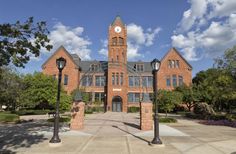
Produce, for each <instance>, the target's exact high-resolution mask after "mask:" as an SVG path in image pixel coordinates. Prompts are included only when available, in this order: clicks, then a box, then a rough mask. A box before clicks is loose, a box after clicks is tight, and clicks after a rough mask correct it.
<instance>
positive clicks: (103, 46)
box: [98, 40, 108, 57]
mask: <svg viewBox="0 0 236 154" xmlns="http://www.w3.org/2000/svg"><path fill="white" fill-rule="evenodd" d="M101 43H102V49H100V50H99V51H98V53H99V54H101V55H103V56H105V57H108V51H107V43H108V41H107V40H101Z"/></svg>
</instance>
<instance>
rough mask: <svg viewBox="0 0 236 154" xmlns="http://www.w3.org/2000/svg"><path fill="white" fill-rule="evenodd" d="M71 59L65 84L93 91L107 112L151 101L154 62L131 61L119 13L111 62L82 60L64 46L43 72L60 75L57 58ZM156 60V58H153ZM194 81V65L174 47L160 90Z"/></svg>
mask: <svg viewBox="0 0 236 154" xmlns="http://www.w3.org/2000/svg"><path fill="white" fill-rule="evenodd" d="M59 57H64V58H65V59H66V60H67V64H66V67H65V68H64V70H63V72H62V73H63V76H62V83H63V85H64V89H65V90H66V91H67V92H68V93H70V92H71V91H73V90H74V89H76V88H78V87H79V88H83V89H84V90H85V91H86V92H88V93H90V94H91V101H102V102H104V107H105V108H106V110H107V111H117V112H120V111H122V112H127V108H128V107H129V106H139V101H140V100H142V101H150V99H151V93H152V92H153V88H152V87H153V74H152V68H151V64H150V62H143V61H136V62H129V61H127V29H126V25H125V24H124V23H123V22H122V20H121V18H120V17H119V16H117V17H116V18H115V20H114V21H113V23H112V24H111V25H110V26H109V36H108V61H96V60H95V61H82V60H81V59H80V58H79V57H78V55H76V54H70V53H69V52H68V51H67V50H66V49H65V48H64V47H63V46H61V47H60V48H59V49H57V51H55V52H54V54H53V55H52V56H51V57H50V58H49V59H48V60H47V61H46V62H45V63H44V64H43V65H42V69H43V73H44V74H47V75H52V76H54V77H56V75H57V74H58V69H57V67H56V59H57V58H59ZM150 61H152V59H150ZM191 81H192V66H191V65H190V64H189V63H188V62H187V61H186V60H185V59H184V58H183V57H182V56H181V54H180V53H179V52H178V51H177V50H176V49H175V48H171V49H170V50H169V51H168V52H167V54H166V55H165V56H164V57H163V58H162V59H161V66H160V70H159V72H158V74H157V86H158V89H168V90H172V89H174V87H176V86H179V85H182V84H183V83H184V84H186V85H189V84H190V83H191Z"/></svg>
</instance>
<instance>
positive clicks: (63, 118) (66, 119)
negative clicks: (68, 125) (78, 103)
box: [47, 117, 71, 122]
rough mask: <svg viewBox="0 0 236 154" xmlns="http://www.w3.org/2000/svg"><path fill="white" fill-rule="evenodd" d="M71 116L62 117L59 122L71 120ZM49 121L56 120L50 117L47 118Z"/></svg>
mask: <svg viewBox="0 0 236 154" xmlns="http://www.w3.org/2000/svg"><path fill="white" fill-rule="evenodd" d="M70 119H71V118H70V117H60V119H59V122H70ZM47 121H48V122H54V118H50V119H48V120H47Z"/></svg>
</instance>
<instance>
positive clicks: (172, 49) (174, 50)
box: [161, 47, 193, 69]
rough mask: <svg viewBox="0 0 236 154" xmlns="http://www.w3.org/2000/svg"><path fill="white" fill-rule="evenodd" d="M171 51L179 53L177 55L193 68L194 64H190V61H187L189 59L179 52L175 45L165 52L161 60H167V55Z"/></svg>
mask: <svg viewBox="0 0 236 154" xmlns="http://www.w3.org/2000/svg"><path fill="white" fill-rule="evenodd" d="M171 52H175V53H177V55H178V56H179V57H180V58H181V59H182V60H183V61H184V62H185V63H186V64H187V65H188V66H189V67H190V68H191V69H192V68H193V67H192V65H190V64H189V63H188V61H187V60H186V59H185V58H184V57H183V56H182V55H181V54H180V53H179V51H178V50H176V49H175V48H174V47H173V48H171V49H170V50H169V51H168V52H167V53H166V54H165V56H164V57H163V58H162V59H161V61H163V60H165V59H166V57H167V56H168V55H169V54H170V53H171Z"/></svg>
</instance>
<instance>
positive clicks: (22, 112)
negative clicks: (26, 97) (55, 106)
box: [12, 110, 51, 116]
mask: <svg viewBox="0 0 236 154" xmlns="http://www.w3.org/2000/svg"><path fill="white" fill-rule="evenodd" d="M48 112H51V111H50V110H19V111H12V113H14V114H17V115H19V116H22V115H43V114H47V113H48Z"/></svg>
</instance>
